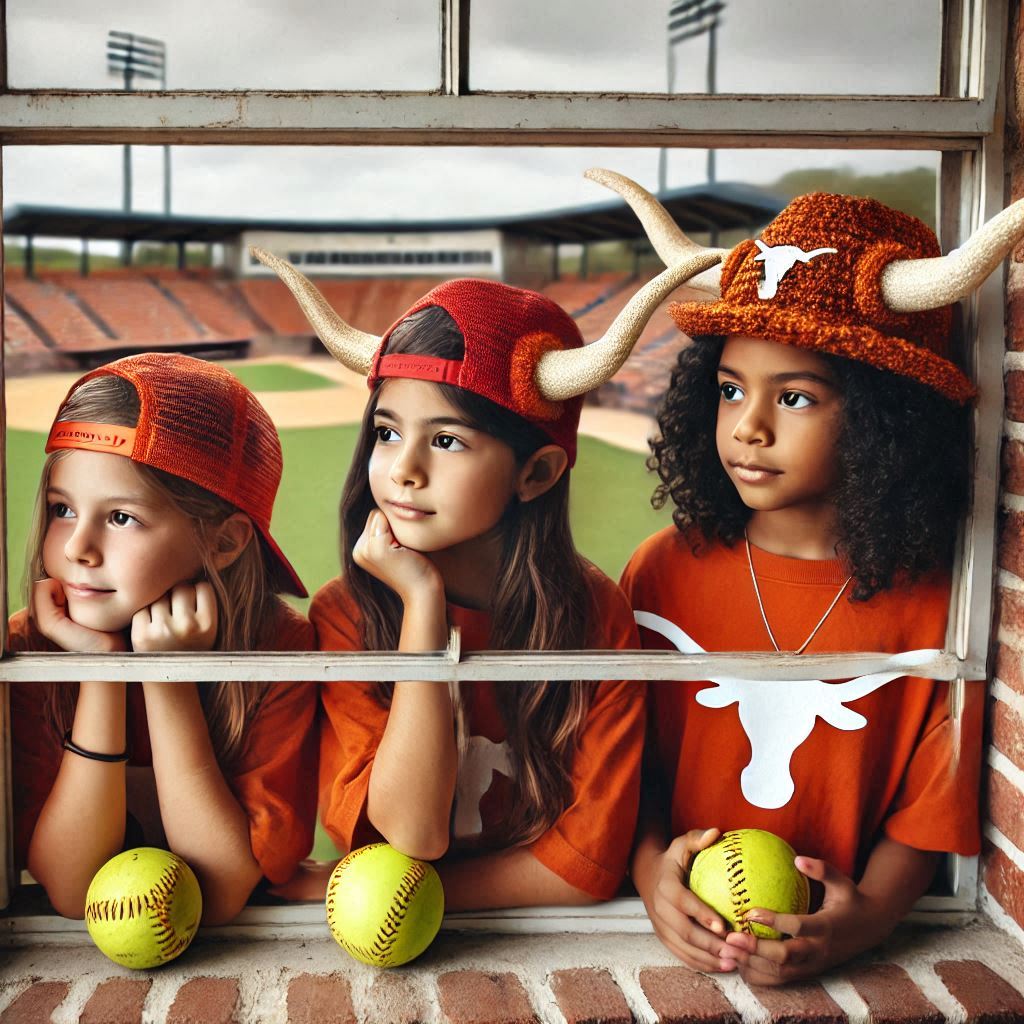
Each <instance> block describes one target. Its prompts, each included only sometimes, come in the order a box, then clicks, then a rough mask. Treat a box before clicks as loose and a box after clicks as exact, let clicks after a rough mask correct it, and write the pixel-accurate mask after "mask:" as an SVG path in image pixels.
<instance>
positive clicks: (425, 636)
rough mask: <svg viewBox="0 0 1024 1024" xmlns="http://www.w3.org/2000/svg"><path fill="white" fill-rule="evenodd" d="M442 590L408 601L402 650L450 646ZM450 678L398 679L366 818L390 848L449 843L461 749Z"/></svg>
mask: <svg viewBox="0 0 1024 1024" xmlns="http://www.w3.org/2000/svg"><path fill="white" fill-rule="evenodd" d="M447 633H448V624H447V618H446V615H445V605H444V595H443V593H441V594H437V595H432V596H429V597H428V599H427V600H424V601H423V602H407V603H406V607H405V613H404V615H403V618H402V633H401V638H400V640H399V647H398V649H399V650H400V651H437V650H442V649H443V648H444V647H445V645H446V643H447V639H448V637H447ZM453 723H454V720H453V715H452V703H451V697H450V696H449V692H448V684H447V683H432V682H398V683H395V688H394V693H393V695H392V699H391V709H390V711H389V713H388V721H387V725H386V726H385V729H384V734H383V735H382V737H381V740H380V743H379V745H378V747H377V753H376V755H375V756H374V761H373V768H372V770H371V773H370V786H369V793H368V795H367V815H368V817H369V819H370V822H371V824H372V825H373V827H374V828H375V829H377V831H378V832H380V834H381V835H382V836H384V838H385V839H387V841H388V842H389V843H391V845H392V846H394V847H395V848H396V849H399V850H401V851H402V852H403V853H406V854H408V855H409V856H412V857H422V858H423V859H425V860H434V859H436V858H437V857H440V856H441V855H442V854H443V853H444V852H445V850H446V849H447V848H448V835H449V821H450V818H451V809H452V800H453V798H454V795H455V780H456V774H457V770H458V753H457V751H456V748H455V729H454V724H453Z"/></svg>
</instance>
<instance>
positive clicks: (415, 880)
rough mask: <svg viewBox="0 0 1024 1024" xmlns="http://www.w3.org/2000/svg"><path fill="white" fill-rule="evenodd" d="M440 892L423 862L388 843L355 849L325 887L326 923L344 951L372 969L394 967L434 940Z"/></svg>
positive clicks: (441, 911) (439, 914) (441, 913)
mask: <svg viewBox="0 0 1024 1024" xmlns="http://www.w3.org/2000/svg"><path fill="white" fill-rule="evenodd" d="M443 916H444V891H443V890H442V888H441V879H440V878H438V877H437V872H436V871H435V870H434V869H433V868H432V867H431V866H430V865H429V864H427V863H425V862H424V861H421V860H416V859H415V858H413V857H407V856H406V855H405V854H404V853H399V852H398V851H397V850H396V849H394V848H393V847H391V846H389V845H388V844H387V843H374V844H372V845H371V846H363V847H361V848H360V849H358V850H353V851H352V852H351V853H350V854H349V855H348V856H347V857H345V859H344V860H342V861H339V863H338V866H337V867H336V868H335V869H334V871H333V872H332V874H331V879H330V881H329V882H328V883H327V923H328V924H329V925H330V926H331V934H332V935H333V936H334V938H335V940H336V941H337V943H338V945H339V946H341V948H342V949H343V950H345V952H346V953H348V954H349V955H350V956H353V957H355V959H356V960H361V961H362V962H363V963H364V964H370V965H371V966H373V967H397V966H398V965H399V964H404V963H408V962H409V961H410V960H412V959H414V958H415V957H418V956H419V955H420V953H422V952H423V951H424V950H425V949H426V948H427V946H429V945H430V943H431V942H433V940H434V936H435V935H436V934H437V930H438V929H439V928H440V927H441V918H442V917H443Z"/></svg>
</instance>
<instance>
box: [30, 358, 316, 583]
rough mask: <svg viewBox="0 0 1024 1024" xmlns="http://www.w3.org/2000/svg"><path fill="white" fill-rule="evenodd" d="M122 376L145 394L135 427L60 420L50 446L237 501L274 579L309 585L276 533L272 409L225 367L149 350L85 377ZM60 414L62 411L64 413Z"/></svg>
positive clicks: (276, 445) (277, 452) (277, 475)
mask: <svg viewBox="0 0 1024 1024" xmlns="http://www.w3.org/2000/svg"><path fill="white" fill-rule="evenodd" d="M107 375H109V376H114V377H122V378H123V379H124V380H127V381H129V382H130V383H131V384H132V385H134V387H135V390H136V391H137V392H138V395H139V406H140V408H139V422H138V423H137V425H136V426H135V427H134V429H133V428H130V427H120V426H111V425H109V424H97V423H79V422H74V423H72V422H63V423H59V422H54V424H53V427H52V428H51V430H50V436H49V438H48V440H47V442H46V451H47V452H48V453H49V452H53V451H58V450H59V449H63V448H79V449H83V450H86V451H101V452H109V453H112V454H118V455H125V456H127V457H128V458H130V459H132V461H134V462H138V463H141V464H142V465H144V466H151V467H153V468H154V469H161V470H163V471H164V472H165V473H171V474H173V475H174V476H179V477H181V478H182V479H184V480H188V481H190V482H191V483H194V484H198V485H199V486H200V487H204V488H206V490H208V491H211V492H212V493H213V494H216V495H217V496H218V497H221V498H223V499H224V500H225V501H229V502H231V504H232V505H235V506H236V507H237V508H238V509H240V510H241V511H242V512H245V513H246V514H247V515H248V516H249V517H250V518H251V519H252V521H253V525H254V526H255V527H256V529H257V531H258V533H259V536H260V539H261V541H262V543H263V545H264V549H265V551H266V553H267V555H268V556H269V564H270V566H271V571H272V573H273V575H274V578H275V580H276V581H277V583H278V584H279V586H280V588H281V589H282V590H284V591H286V592H287V593H291V594H296V595H298V596H299V597H306V596H307V592H306V588H305V587H304V586H303V585H302V581H301V580H300V579H299V577H298V574H297V573H296V572H295V570H294V569H293V568H292V566H291V564H290V563H289V561H288V559H286V558H285V556H284V554H283V552H282V551H281V549H280V547H278V545H277V543H276V542H275V541H274V538H273V537H271V535H270V517H271V513H272V512H273V508H274V497H275V496H276V494H277V488H278V485H279V484H280V482H281V470H282V465H283V460H282V457H281V440H280V438H279V437H278V434H277V429H276V428H275V426H274V424H273V421H272V420H271V419H270V416H269V415H268V414H267V411H266V409H264V408H263V406H262V405H260V403H259V402H258V401H257V400H256V396H255V395H253V393H252V392H251V391H250V390H249V389H248V388H247V387H246V386H245V385H244V384H242V382H241V381H239V380H238V378H237V377H235V376H234V375H233V374H231V373H229V372H228V371H227V370H225V369H223V368H222V367H220V366H215V365H213V364H211V363H207V362H204V361H203V360H201V359H195V358H193V357H191V356H184V355H178V354H171V353H155V352H150V353H145V354H143V355H138V356H129V357H127V358H125V359H118V360H117V361H116V362H113V363H108V364H107V365H106V366H101V367H99V368H98V369H96V370H92V371H91V372H89V373H87V374H85V375H84V376H83V377H80V378H79V379H78V380H77V381H75V383H74V384H73V385H72V387H71V390H70V391H68V393H67V395H66V396H65V398H64V402H62V403H61V410H62V409H63V408H64V405H65V404H66V402H67V400H68V398H70V397H71V395H72V393H73V392H74V391H75V389H76V388H78V387H79V385H81V384H83V383H85V381H87V380H92V379H93V378H94V377H102V376H107ZM57 415H58V416H59V415H60V410H58V413H57Z"/></svg>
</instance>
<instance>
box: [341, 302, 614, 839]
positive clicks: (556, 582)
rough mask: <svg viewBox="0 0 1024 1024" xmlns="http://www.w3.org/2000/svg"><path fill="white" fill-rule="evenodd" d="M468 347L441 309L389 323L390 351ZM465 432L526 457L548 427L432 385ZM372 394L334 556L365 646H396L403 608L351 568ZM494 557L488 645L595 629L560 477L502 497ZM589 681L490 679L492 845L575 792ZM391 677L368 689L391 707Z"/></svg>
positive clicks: (547, 647)
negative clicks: (503, 756)
mask: <svg viewBox="0 0 1024 1024" xmlns="http://www.w3.org/2000/svg"><path fill="white" fill-rule="evenodd" d="M464 351H465V347H464V341H463V337H462V334H461V333H460V331H459V329H458V327H457V326H456V324H455V322H454V320H452V318H451V317H450V316H449V315H448V314H447V313H446V312H445V311H444V310H442V309H440V308H438V307H428V308H427V309H424V310H421V311H420V312H418V313H415V314H413V315H412V316H410V317H408V318H407V319H406V320H404V321H402V323H401V324H400V325H399V326H398V327H396V328H395V330H394V331H393V332H392V334H391V336H390V338H389V339H388V352H390V353H406V354H416V355H429V356H435V357H438V358H441V359H462V358H463V355H464ZM433 386H434V387H437V388H439V389H440V390H441V393H442V394H443V395H444V397H445V399H446V400H447V401H448V402H450V403H451V404H452V405H453V406H454V407H455V408H456V409H457V410H458V411H459V413H460V414H461V415H462V416H464V417H465V418H466V419H467V420H468V422H469V423H470V424H471V425H472V426H473V428H474V429H476V430H480V431H483V432H484V433H487V434H489V435H491V436H492V437H495V438H497V439H498V440H500V441H503V442H504V443H505V444H507V445H508V446H509V447H510V448H511V449H512V451H513V453H514V455H515V457H516V462H517V463H518V464H519V465H523V464H524V463H525V461H526V460H527V458H529V456H530V455H532V454H533V453H534V452H535V451H536V450H537V449H538V448H540V447H542V446H543V445H545V444H549V443H550V441H549V440H548V438H547V435H546V434H544V433H543V432H542V431H541V430H539V429H538V428H537V427H534V426H533V425H532V424H530V423H528V422H527V421H526V420H524V419H523V418H522V417H520V416H517V415H516V414H515V413H513V412H510V411H509V410H507V409H504V408H502V407H501V406H499V405H496V404H495V403H494V402H491V401H489V400H488V399H486V398H483V397H481V396H479V395H476V394H473V393H472V392H470V391H466V390H464V389H463V388H459V387H455V386H452V385H448V384H435V385H433ZM378 395H379V388H378V391H377V392H375V393H374V394H373V396H372V397H371V399H370V402H369V404H368V406H367V409H366V413H365V415H364V417H363V423H362V430H361V432H360V435H359V441H358V443H357V445H356V450H355V454H354V455H353V459H352V465H351V468H350V469H349V473H348V478H347V479H346V481H345V487H344V490H343V492H342V498H341V508H340V518H341V561H342V566H343V568H344V573H345V579H346V583H347V585H348V589H349V592H350V593H351V595H352V597H353V599H354V600H355V602H356V604H357V606H358V607H359V608H360V610H361V612H362V625H361V630H362V641H363V646H364V647H365V648H366V649H367V650H394V649H396V648H397V646H398V639H399V634H400V631H401V623H402V605H401V602H400V600H399V599H398V597H397V595H396V594H395V593H394V591H392V590H391V589H390V588H389V587H387V586H386V585H385V584H383V583H381V582H380V581H379V580H378V579H376V578H375V577H374V576H372V575H371V574H370V573H368V572H366V571H365V570H363V569H361V568H360V567H359V566H358V565H356V563H355V561H354V560H353V558H352V548H353V547H354V545H355V542H356V541H357V540H358V538H359V536H360V534H361V533H362V531H363V527H364V525H365V523H366V518H367V516H368V515H369V513H370V512H371V510H372V509H373V508H374V502H373V495H372V494H371V492H370V483H369V461H370V455H371V452H372V450H373V446H374V443H375V441H376V433H375V431H374V429H373V417H374V413H375V412H376V408H377V400H378ZM500 531H501V553H500V557H499V567H498V571H497V573H496V575H495V578H494V581H493V586H492V589H491V601H490V612H491V616H492V622H493V627H492V633H491V638H490V643H491V646H492V647H493V648H494V649H495V650H532V651H554V650H575V649H580V648H583V647H585V646H587V643H588V640H589V639H590V634H591V631H592V629H593V627H594V626H595V625H596V623H595V621H594V619H595V616H594V614H593V610H594V597H593V592H592V587H591V583H590V575H591V573H592V572H593V569H592V567H591V566H590V564H589V563H588V562H587V561H586V560H585V559H584V558H583V557H582V556H581V555H580V554H579V553H578V552H577V551H576V548H575V545H574V544H573V540H572V533H571V530H570V528H569V474H568V472H566V473H564V474H563V475H562V478H561V479H560V480H559V481H558V482H557V483H556V484H555V485H554V486H553V487H552V488H551V489H550V490H549V491H547V492H546V493H545V494H543V495H541V496H540V497H538V498H536V499H534V500H533V501H529V502H525V503H520V502H518V501H517V500H515V499H513V501H512V502H511V503H510V504H509V506H508V508H507V509H506V510H505V513H504V515H503V517H502V519H501V522H500ZM595 687H596V683H591V682H584V681H581V680H573V681H569V682H554V681H539V682H538V681H532V682H511V683H508V684H506V685H503V686H498V687H497V693H498V707H499V711H500V713H501V716H502V719H503V721H504V724H505V730H506V734H507V740H508V744H509V748H510V750H511V755H512V762H513V765H514V767H515V772H514V775H515V778H514V780H513V797H512V806H511V807H510V808H509V812H508V813H507V814H506V815H505V817H504V819H503V821H502V824H501V827H500V835H499V841H500V842H501V843H502V844H503V845H506V846H513V845H520V844H526V843H530V842H533V841H534V840H535V839H536V838H538V836H540V835H541V834H542V833H543V832H545V831H546V830H547V829H548V828H550V827H551V825H552V824H554V822H555V821H556V820H557V818H558V817H559V815H561V813H562V812H563V811H564V810H565V808H566V807H568V805H569V803H570V802H571V800H572V779H571V770H572V762H573V758H574V756H575V754H576V750H577V747H578V746H579V740H580V736H581V734H582V731H583V725H584V723H585V721H586V717H587V712H588V711H589V709H590V705H591V703H592V701H593V694H594V689H595ZM393 690H394V684H393V683H380V684H378V685H377V698H378V700H379V701H380V702H381V704H382V705H384V706H388V705H389V704H390V701H391V695H392V693H393ZM452 702H453V706H454V708H455V727H456V742H457V744H458V748H459V753H460V761H461V759H462V757H463V756H464V754H465V752H466V749H467V747H468V743H469V735H468V728H467V721H466V718H467V713H466V708H465V704H464V702H463V699H462V695H461V693H460V692H459V687H458V685H457V684H456V685H454V686H453V687H452Z"/></svg>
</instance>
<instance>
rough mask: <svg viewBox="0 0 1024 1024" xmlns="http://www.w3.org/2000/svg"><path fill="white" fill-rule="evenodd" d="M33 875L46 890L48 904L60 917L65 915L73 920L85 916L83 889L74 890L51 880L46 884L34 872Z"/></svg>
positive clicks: (78, 919) (79, 919)
mask: <svg viewBox="0 0 1024 1024" xmlns="http://www.w3.org/2000/svg"><path fill="white" fill-rule="evenodd" d="M30 870H31V869H30ZM33 877H34V878H36V881H38V882H39V884H40V885H41V886H42V887H43V889H44V890H45V891H46V898H47V899H48V900H49V901H50V905H51V906H52V907H53V909H54V910H56V911H57V913H58V914H60V916H61V917H66V918H69V919H70V920H73V921H81V920H82V918H84V917H85V891H84V890H82V891H80V892H74V891H72V890H70V889H67V888H65V887H62V886H61V885H60V884H59V883H54V882H53V881H52V880H51V882H50V884H47V883H46V882H45V881H43V880H42V879H40V878H38V876H36V875H35V873H34V872H33Z"/></svg>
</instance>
